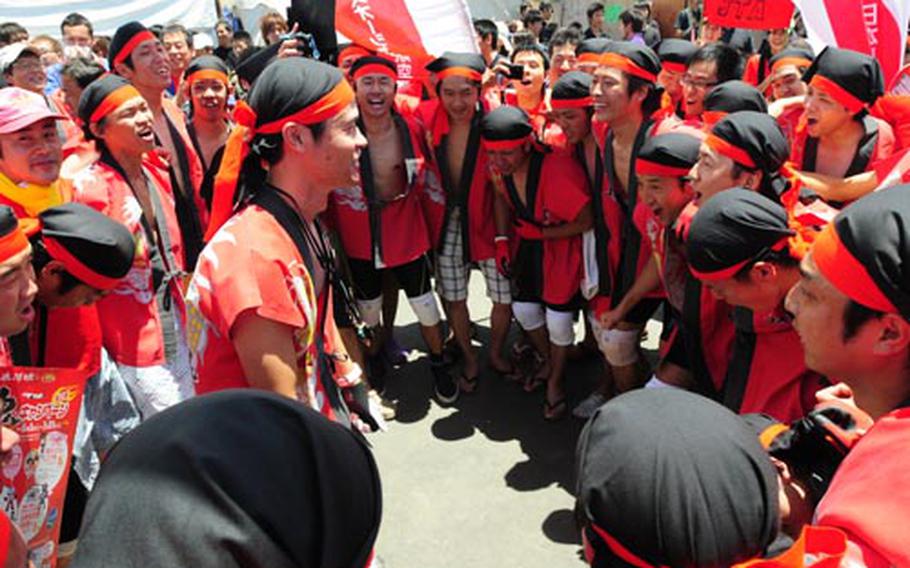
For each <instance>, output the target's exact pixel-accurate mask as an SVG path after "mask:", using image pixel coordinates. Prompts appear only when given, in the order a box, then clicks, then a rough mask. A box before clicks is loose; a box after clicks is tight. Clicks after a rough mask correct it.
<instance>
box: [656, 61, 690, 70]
mask: <svg viewBox="0 0 910 568" xmlns="http://www.w3.org/2000/svg"><path fill="white" fill-rule="evenodd" d="M660 66H661V67H662V68H663V70H664V71H672V72H673V73H685V72H686V64H685V63H676V62H675V61H661V62H660Z"/></svg>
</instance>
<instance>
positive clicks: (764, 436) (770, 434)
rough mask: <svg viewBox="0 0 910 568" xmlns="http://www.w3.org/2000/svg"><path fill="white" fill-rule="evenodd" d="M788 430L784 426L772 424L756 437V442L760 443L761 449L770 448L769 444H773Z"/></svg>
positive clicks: (787, 427)
mask: <svg viewBox="0 0 910 568" xmlns="http://www.w3.org/2000/svg"><path fill="white" fill-rule="evenodd" d="M789 429H790V427H789V426H787V425H786V424H772V425H770V426H768V427H767V428H765V429H764V430H762V433H761V434H759V436H758V441H759V443H761V447H763V448H764V449H766V450H767V449H768V448H770V447H771V444H772V443H774V440H776V439H777V437H778V436H780V435H781V434H783V433H784V432H786V431H788V430H789Z"/></svg>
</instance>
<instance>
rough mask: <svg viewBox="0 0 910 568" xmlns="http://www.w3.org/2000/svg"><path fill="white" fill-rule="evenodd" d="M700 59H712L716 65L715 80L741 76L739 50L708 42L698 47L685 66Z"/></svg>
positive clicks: (720, 80) (721, 81)
mask: <svg viewBox="0 0 910 568" xmlns="http://www.w3.org/2000/svg"><path fill="white" fill-rule="evenodd" d="M702 61H708V62H710V61H713V62H714V63H715V64H716V65H717V82H718V83H723V82H725V81H732V80H734V79H739V78H740V77H742V75H743V72H742V57H740V55H739V51H737V50H736V49H734V48H732V47H730V46H729V45H726V44H723V43H709V44H708V45H703V46H701V47H699V48H698V51H696V52H695V53H693V54H692V57H691V58H689V63H688V64H687V67H692V65H694V64H696V63H700V62H702Z"/></svg>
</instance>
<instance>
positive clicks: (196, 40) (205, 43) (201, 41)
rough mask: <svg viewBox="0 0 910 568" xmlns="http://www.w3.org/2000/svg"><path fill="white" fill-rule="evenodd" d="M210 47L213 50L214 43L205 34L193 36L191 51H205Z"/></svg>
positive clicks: (210, 37)
mask: <svg viewBox="0 0 910 568" xmlns="http://www.w3.org/2000/svg"><path fill="white" fill-rule="evenodd" d="M207 47H211V48H213V49H214V47H215V41H214V40H213V39H212V36H210V35H209V34H207V33H204V32H201V33H197V34H194V35H193V49H205V48H207Z"/></svg>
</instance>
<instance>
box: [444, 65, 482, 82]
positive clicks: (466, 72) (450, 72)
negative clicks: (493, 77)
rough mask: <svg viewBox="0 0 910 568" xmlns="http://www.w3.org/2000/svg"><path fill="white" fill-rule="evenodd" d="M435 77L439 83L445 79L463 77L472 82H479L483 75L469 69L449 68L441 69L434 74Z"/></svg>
mask: <svg viewBox="0 0 910 568" xmlns="http://www.w3.org/2000/svg"><path fill="white" fill-rule="evenodd" d="M436 76H437V77H438V78H439V80H440V81H442V80H443V79H445V78H446V77H465V78H467V79H470V80H472V81H478V82H480V81H481V80H483V74H481V73H479V72H477V71H475V70H474V69H471V68H470V67H449V68H448V69H443V70H442V71H439V72H438V73H436Z"/></svg>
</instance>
